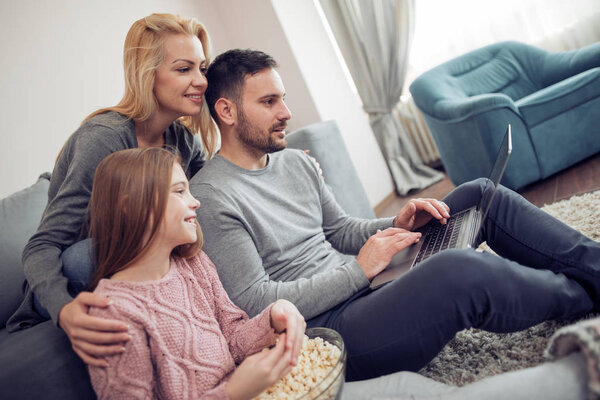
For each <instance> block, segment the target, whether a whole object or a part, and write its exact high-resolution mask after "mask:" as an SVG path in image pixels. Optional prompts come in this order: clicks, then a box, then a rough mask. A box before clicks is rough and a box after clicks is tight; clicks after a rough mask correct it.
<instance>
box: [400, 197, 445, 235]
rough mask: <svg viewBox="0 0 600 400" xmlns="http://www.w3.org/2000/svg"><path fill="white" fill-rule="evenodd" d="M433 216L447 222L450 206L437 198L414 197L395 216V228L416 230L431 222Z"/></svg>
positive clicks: (441, 221) (443, 222)
mask: <svg viewBox="0 0 600 400" xmlns="http://www.w3.org/2000/svg"><path fill="white" fill-rule="evenodd" d="M431 218H435V219H437V220H438V221H440V223H442V224H445V223H446V222H447V220H448V218H450V207H448V205H447V204H446V203H444V202H443V201H439V200H436V199H412V200H410V201H409V202H408V203H407V204H406V205H405V206H404V207H402V209H401V210H400V212H399V213H398V215H396V218H394V228H402V229H406V230H407V231H414V230H415V229H419V228H420V227H422V226H423V225H425V224H426V223H427V222H429V220H431Z"/></svg>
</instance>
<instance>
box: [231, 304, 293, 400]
mask: <svg viewBox="0 0 600 400" xmlns="http://www.w3.org/2000/svg"><path fill="white" fill-rule="evenodd" d="M290 304H291V303H290ZM286 339H287V338H286V335H285V333H283V334H281V335H280V336H279V340H278V341H277V344H276V345H275V347H273V348H272V349H263V350H262V351H261V352H259V353H256V354H253V355H251V356H249V357H247V358H246V359H245V360H244V361H243V362H242V363H241V364H240V366H239V367H238V368H237V369H236V370H235V372H234V373H233V375H231V379H230V380H229V382H227V386H226V387H225V392H226V393H227V395H228V396H229V398H230V399H231V400H245V399H251V398H253V397H255V396H258V395H259V394H260V393H261V392H262V391H263V390H265V389H266V388H268V387H269V386H271V385H274V384H275V383H276V382H277V381H278V380H279V379H281V378H283V377H284V376H285V375H286V374H287V373H288V372H290V370H291V369H292V363H291V361H292V352H291V350H288V349H286V345H285V343H286V342H287V340H286Z"/></svg>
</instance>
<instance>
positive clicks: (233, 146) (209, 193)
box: [191, 50, 600, 380]
mask: <svg viewBox="0 0 600 400" xmlns="http://www.w3.org/2000/svg"><path fill="white" fill-rule="evenodd" d="M275 67H276V63H275V61H274V60H273V59H272V58H271V57H270V56H268V55H266V54H264V53H262V52H258V51H252V50H232V51H228V52H226V53H224V54H222V55H220V56H219V57H217V59H216V60H215V61H214V62H213V63H212V65H211V66H210V68H209V71H208V75H207V79H208V81H209V82H210V84H209V85H208V86H209V87H208V90H207V92H206V100H207V102H208V106H209V108H210V110H211V113H212V116H213V118H214V119H215V121H217V123H218V125H219V128H220V131H221V139H222V145H221V150H220V153H219V154H218V155H217V156H216V157H214V158H213V159H212V160H210V161H209V162H208V163H207V164H206V165H205V167H204V168H203V169H202V170H201V171H200V172H199V173H198V174H197V175H196V176H195V177H194V178H193V179H192V181H191V190H192V193H193V194H194V196H196V197H197V198H198V199H199V200H200V201H201V206H200V208H199V209H198V210H197V214H198V218H199V222H200V225H201V226H202V229H203V230H204V233H205V247H204V250H205V251H206V253H207V254H208V255H209V257H210V258H211V259H212V260H213V262H214V263H215V265H216V266H217V269H218V272H219V276H220V278H221V280H222V282H223V285H224V286H225V289H226V290H227V291H228V293H229V296H230V297H231V299H232V300H233V301H234V302H235V303H236V304H238V305H239V306H240V307H241V308H242V309H245V310H246V312H248V313H249V314H250V315H255V314H256V313H257V312H258V311H259V310H261V309H263V308H264V307H265V306H266V305H267V304H269V303H271V302H273V301H275V300H276V299H278V298H285V299H288V300H290V301H292V302H293V303H294V304H296V306H297V307H298V309H299V310H300V312H301V313H302V314H303V315H304V317H305V318H306V319H307V325H308V326H309V327H310V326H327V327H330V328H333V329H336V330H337V331H339V332H340V333H341V334H342V336H343V337H344V341H345V343H346V346H347V349H348V370H347V377H348V379H349V380H356V379H364V378H370V377H374V376H379V375H382V374H386V373H390V372H393V371H397V370H413V371H416V370H418V369H420V368H421V367H423V366H424V365H425V364H426V363H427V362H429V361H430V360H431V359H432V358H433V357H434V356H435V355H436V354H437V353H438V352H439V350H440V349H441V348H442V347H443V346H444V345H445V344H446V343H447V342H448V341H449V340H450V339H451V338H452V337H454V334H455V333H456V332H457V331H459V330H462V329H464V328H469V327H476V328H481V329H485V330H490V331H495V332H509V331H516V330H520V329H524V328H526V327H529V326H532V325H534V324H537V323H539V322H541V321H543V320H546V319H551V318H573V317H576V316H580V315H583V314H585V313H587V312H589V311H591V310H592V309H594V307H595V305H596V304H595V303H596V302H597V300H598V299H599V293H600V279H599V277H600V272H599V270H600V265H599V264H600V245H599V244H598V243H595V242H593V241H591V240H589V239H587V238H585V237H583V236H582V235H580V234H579V233H578V232H576V231H574V230H572V229H570V228H568V227H567V226H565V225H563V224H562V223H560V222H558V221H557V220H555V219H553V218H552V217H550V216H549V215H548V214H546V213H544V212H542V211H540V210H539V209H538V208H536V207H534V206H533V205H531V204H530V203H528V202H527V201H526V200H524V199H523V198H522V197H521V196H519V195H517V194H516V193H514V192H512V191H510V190H508V189H506V188H503V187H501V188H500V189H499V190H498V193H497V195H496V198H495V200H494V203H493V205H492V208H491V210H490V212H489V215H488V218H487V220H486V223H485V226H484V227H483V233H482V235H481V237H480V238H479V239H480V240H481V241H483V240H486V241H487V242H488V243H489V244H490V245H491V246H492V247H493V248H494V249H495V250H496V251H497V252H498V254H500V255H501V257H497V256H494V255H491V254H482V253H477V252H475V251H473V250H470V249H469V250H447V251H444V252H441V253H439V254H438V255H435V256H433V257H431V258H429V259H428V260H426V261H425V262H423V263H422V264H420V265H419V267H418V268H416V269H413V270H412V271H410V272H409V273H407V274H405V275H404V276H402V277H401V278H399V279H396V280H395V281H392V282H390V283H388V284H387V285H385V286H383V287H381V288H379V289H377V290H371V289H369V280H370V279H371V278H373V276H375V275H376V274H377V273H378V272H380V271H381V270H383V269H384V268H385V267H386V266H387V265H388V263H389V262H390V260H391V258H392V256H393V255H394V254H395V253H396V252H398V251H399V250H401V249H404V248H406V247H408V246H410V245H411V244H413V243H415V242H417V241H418V240H419V234H418V233H413V232H412V231H413V230H414V229H416V228H418V227H420V226H422V225H424V224H425V223H426V222H427V221H429V220H430V219H431V218H436V219H438V220H439V221H440V223H445V222H446V219H447V218H449V217H450V213H449V212H450V210H453V211H459V210H463V209H466V208H468V207H470V206H472V205H475V204H477V203H478V202H479V199H480V197H481V195H482V193H483V192H484V190H486V189H484V188H485V180H483V179H482V180H477V181H474V182H470V183H467V184H465V185H462V186H460V187H458V188H457V189H455V190H454V191H453V192H452V193H450V194H449V195H448V196H447V197H446V198H445V199H444V202H440V201H436V200H433V199H417V200H412V201H411V202H409V204H407V205H406V206H405V207H403V209H402V210H400V212H399V213H398V215H397V216H396V217H395V218H389V219H376V220H362V219H357V218H351V217H349V216H348V215H347V214H345V213H344V211H343V210H342V209H341V208H340V207H339V205H338V204H337V203H336V201H335V199H334V197H333V195H332V194H331V192H330V191H329V190H328V188H327V186H326V185H325V184H324V183H323V182H322V180H321V178H320V176H319V174H318V172H317V168H316V167H315V165H313V163H311V161H310V160H309V159H308V157H307V156H306V155H305V154H303V153H302V152H301V151H298V150H291V149H285V147H286V140H285V128H286V125H287V121H288V120H289V119H290V118H291V113H290V111H289V110H288V108H287V106H286V105H285V101H284V97H285V89H284V86H283V82H282V80H281V78H280V76H279V74H278V73H277V71H276V70H275ZM344 254H350V255H355V256H352V257H348V256H346V255H344ZM536 268H539V269H536Z"/></svg>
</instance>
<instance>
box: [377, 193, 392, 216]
mask: <svg viewBox="0 0 600 400" xmlns="http://www.w3.org/2000/svg"><path fill="white" fill-rule="evenodd" d="M395 198H396V191H395V190H393V191H392V192H391V193H390V194H388V195H387V196H385V197H384V198H383V200H381V201H380V202H379V203H378V204H377V205H375V207H373V211H374V212H375V215H379V214H380V213H381V212H382V211H383V210H385V209H386V208H387V207H388V206H389V205H390V203H391V202H392V201H394V199H395Z"/></svg>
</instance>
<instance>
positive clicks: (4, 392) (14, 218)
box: [0, 121, 374, 399]
mask: <svg viewBox="0 0 600 400" xmlns="http://www.w3.org/2000/svg"><path fill="white" fill-rule="evenodd" d="M288 142H289V146H290V147H293V148H298V149H309V150H310V151H311V153H310V154H311V155H312V156H314V157H315V158H316V159H317V160H318V161H319V163H320V164H321V167H322V169H323V175H324V177H325V180H326V182H327V183H328V184H329V185H330V187H331V188H332V190H333V193H334V194H335V196H336V198H337V200H338V201H339V203H340V204H341V205H342V207H343V208H344V209H345V210H346V211H347V212H348V213H349V214H350V215H353V216H358V217H365V218H373V217H374V213H373V209H372V208H371V206H370V204H369V201H368V199H367V196H366V193H365V192H364V189H363V187H362V185H361V183H360V181H359V179H358V176H357V174H356V171H355V169H354V167H353V165H352V162H351V160H350V157H349V155H348V152H347V150H346V147H345V145H344V142H343V140H342V137H341V135H340V132H339V129H338V127H337V124H336V123H335V122H334V121H326V122H320V123H317V124H313V125H310V126H307V127H305V128H302V129H300V130H298V131H295V132H293V133H290V134H289V135H288ZM49 179H50V174H48V173H45V174H43V175H41V176H40V178H39V179H38V181H37V182H36V183H34V184H33V185H32V186H30V187H28V188H26V189H23V190H21V191H19V192H17V193H14V194H12V195H11V196H9V197H7V198H5V199H2V200H0V227H2V229H0V277H1V278H0V399H94V398H95V397H96V396H95V394H94V391H93V389H92V387H91V384H90V380H89V376H88V373H87V370H86V367H85V365H84V364H83V362H82V361H81V360H80V358H79V357H78V356H77V355H76V354H75V352H73V350H72V349H71V345H70V342H69V339H68V338H67V336H66V335H65V333H64V332H63V331H62V330H61V329H60V328H58V327H56V326H55V325H54V324H53V323H52V321H46V322H43V323H41V324H38V325H36V326H34V327H32V328H29V329H25V330H22V331H19V332H16V333H9V332H7V331H6V329H5V326H6V321H7V319H8V318H9V317H10V315H11V314H12V313H13V312H14V311H15V310H16V308H17V307H18V305H19V304H20V302H21V300H22V299H23V291H22V288H23V284H24V282H25V276H24V275H23V269H22V265H21V253H22V251H23V248H24V247H25V244H26V243H27V240H28V239H29V237H30V236H31V235H32V234H33V233H34V232H35V230H36V229H37V226H38V224H39V221H40V218H41V215H42V212H43V210H44V207H45V205H46V201H47V192H48V184H49Z"/></svg>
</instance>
